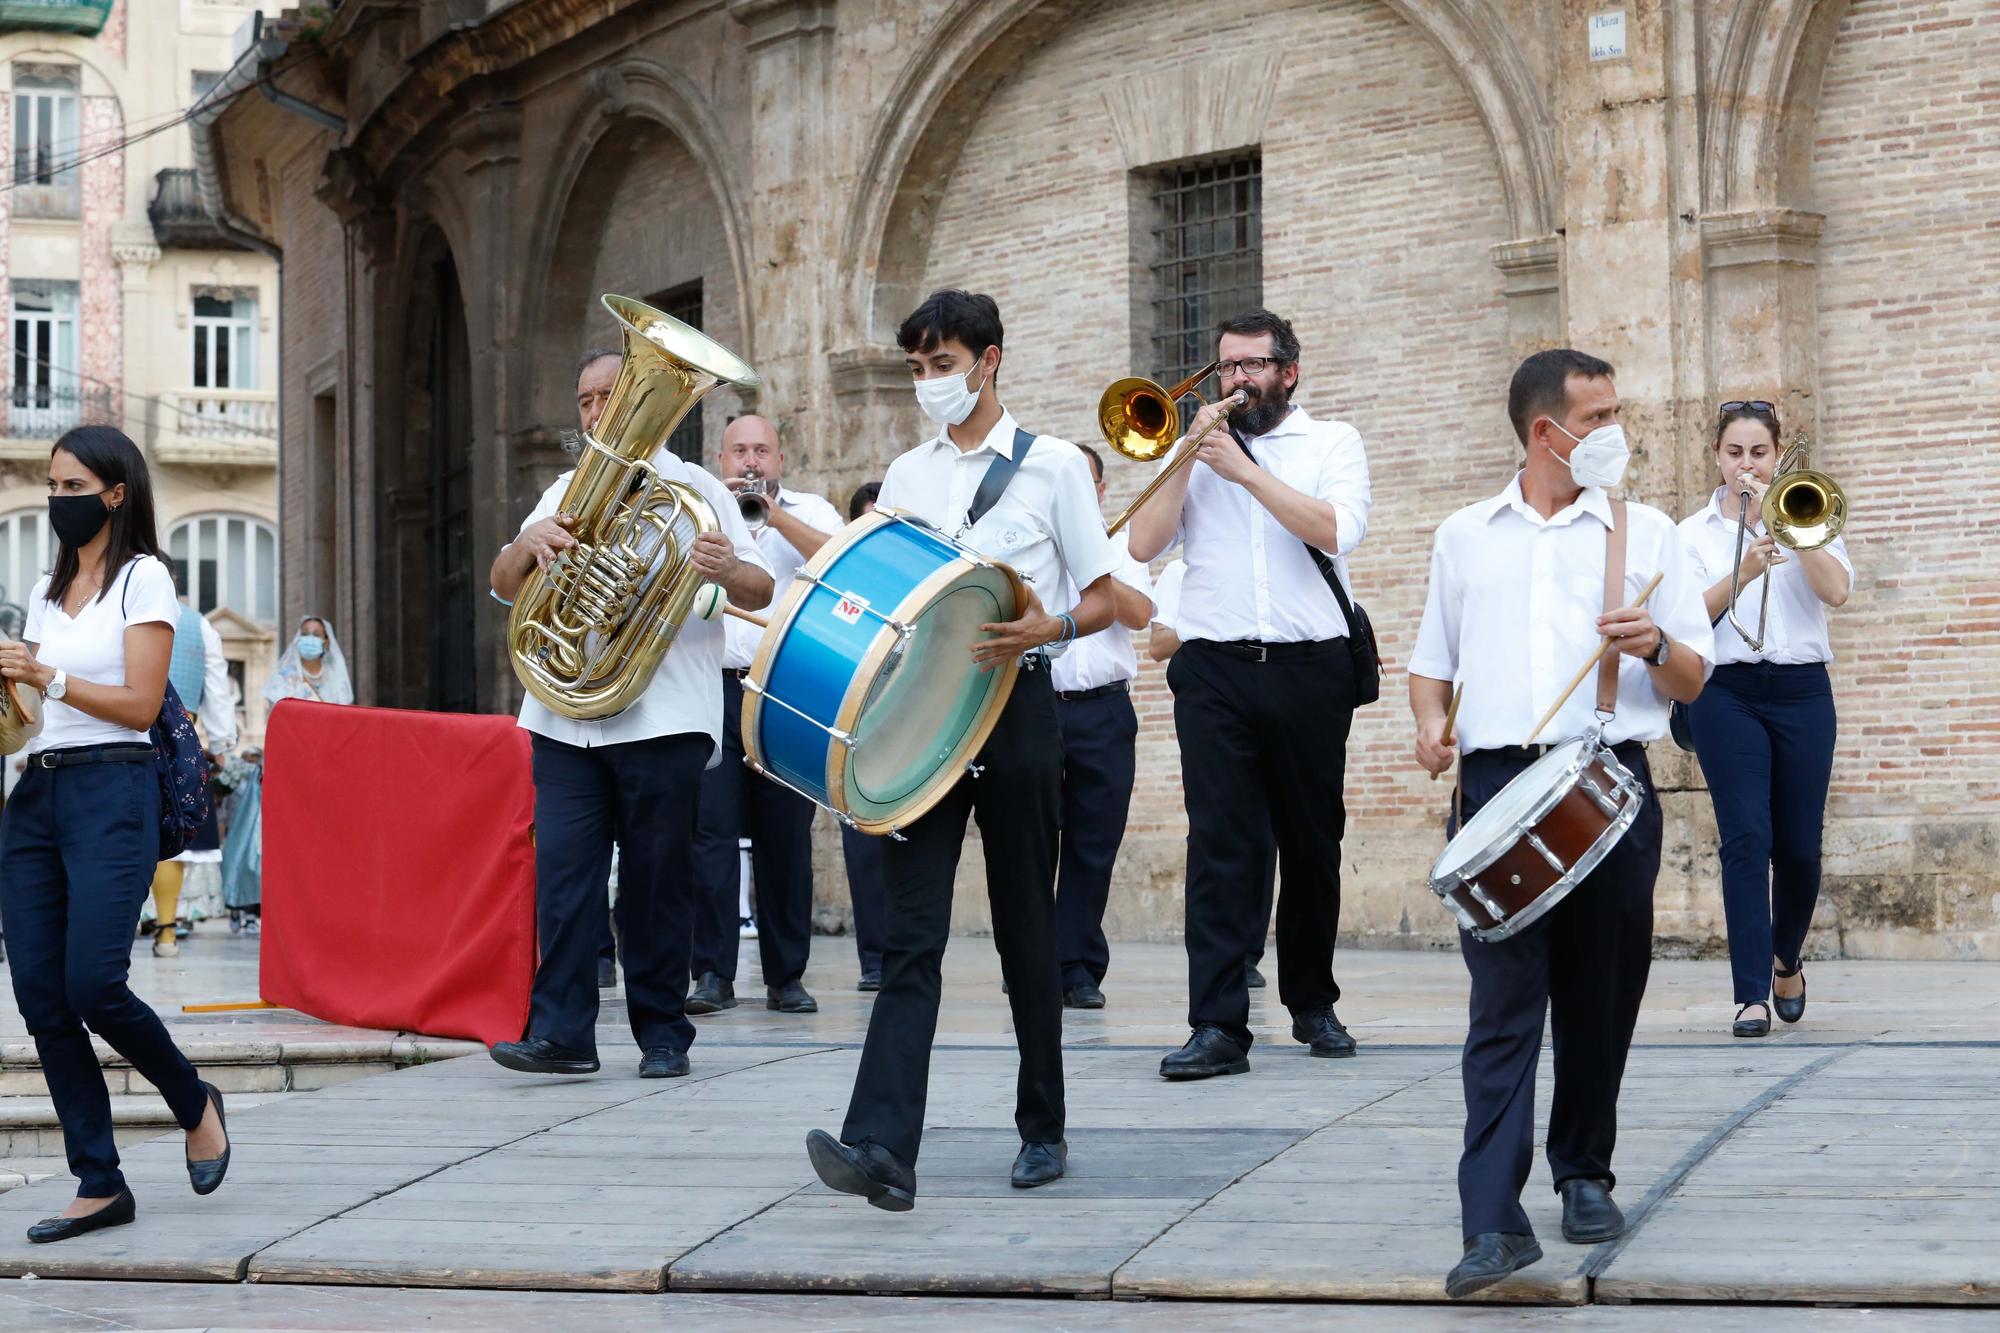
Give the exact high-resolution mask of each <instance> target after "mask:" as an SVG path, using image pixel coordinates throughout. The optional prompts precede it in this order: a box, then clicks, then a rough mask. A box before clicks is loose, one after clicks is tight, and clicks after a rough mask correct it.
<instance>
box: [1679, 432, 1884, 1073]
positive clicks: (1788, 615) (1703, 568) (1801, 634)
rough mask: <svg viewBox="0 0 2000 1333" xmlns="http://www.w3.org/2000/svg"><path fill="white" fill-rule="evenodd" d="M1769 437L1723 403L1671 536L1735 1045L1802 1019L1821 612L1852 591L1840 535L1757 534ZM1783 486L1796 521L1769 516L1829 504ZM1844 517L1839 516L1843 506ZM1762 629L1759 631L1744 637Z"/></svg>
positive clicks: (1826, 723) (1819, 791)
mask: <svg viewBox="0 0 2000 1333" xmlns="http://www.w3.org/2000/svg"><path fill="white" fill-rule="evenodd" d="M1780 438H1781V436H1780V434H1779V427H1778V410H1777V408H1776V406H1775V405H1773V404H1771V403H1768V402H1763V401H1761V400H1756V399H1752V400H1748V401H1741V400H1739V401H1731V402H1726V403H1724V404H1722V407H1721V409H1720V410H1719V411H1718V413H1717V415H1716V423H1715V435H1714V438H1713V440H1712V441H1711V443H1710V450H1711V453H1712V455H1713V458H1714V462H1715V469H1716V472H1717V473H1718V474H1719V475H1718V480H1719V482H1720V484H1719V485H1718V486H1717V487H1716V488H1715V493H1714V495H1712V496H1711V497H1710V498H1709V501H1708V503H1707V504H1705V505H1703V506H1702V507H1701V508H1700V509H1699V510H1697V511H1695V512H1694V513H1693V514H1690V515H1689V516H1688V517H1687V518H1685V519H1683V520H1682V521H1681V525H1680V529H1681V537H1682V539H1683V541H1684V542H1685V544H1686V546H1687V549H1688V550H1689V552H1691V553H1692V555H1693V556H1694V563H1695V566H1696V572H1697V573H1698V574H1699V575H1700V578H1701V583H1702V586H1703V587H1704V588H1705V589H1706V591H1705V592H1704V593H1703V600H1704V601H1705V602H1706V603H1707V609H1708V615H1709V619H1711V620H1713V621H1714V622H1716V623H1715V673H1714V674H1713V675H1712V676H1710V677H1709V681H1708V684H1709V688H1708V689H1706V690H1704V691H1702V695H1701V697H1700V698H1699V699H1697V700H1695V701H1694V703H1693V704H1692V705H1690V706H1689V710H1688V717H1689V721H1690V722H1692V724H1693V729H1694V746H1695V754H1696V755H1697V756H1698V757H1699V758H1700V759H1701V768H1702V773H1703V774H1704V775H1705V776H1706V777H1707V779H1708V794H1709V797H1710V799H1711V800H1713V801H1714V802H1715V823H1716V830H1717V832H1718V833H1720V835H1721V845H1720V846H1719V847H1718V848H1717V854H1718V856H1719V858H1720V860H1721V862H1722V907H1723V915H1724V917H1725V918H1726V920H1727V921H1728V923H1729V963H1730V973H1731V978H1732V984H1733V986H1734V988H1735V1003H1736V1005H1737V1006H1738V1007H1737V1011H1736V1020H1735V1022H1734V1024H1733V1025H1732V1027H1731V1031H1732V1032H1733V1033H1734V1035H1736V1036H1738V1037H1763V1036H1768V1035H1769V1034H1770V1031H1771V1011H1772V1009H1773V1008H1775V1009H1776V1010H1777V1015H1778V1017H1779V1018H1781V1019H1783V1020H1784V1021H1785V1022H1787V1023H1796V1022H1798V1021H1799V1019H1801V1018H1803V1017H1804V1016H1805V1010H1806V979H1805V974H1804V971H1803V969H1802V967H1801V963H1800V958H1799V954H1800V951H1801V950H1802V949H1803V947H1804V945H1805V938H1806V930H1807V928H1808V927H1809V926H1810V925H1811V924H1812V915H1813V907H1814V905H1815V904H1816V903H1818V901H1819V866H1820V830H1821V828H1822V827H1823V825H1824V824H1825V818H1826V791H1827V786H1828V784H1829V782H1830V781H1831V780H1832V776H1833V739H1834V730H1835V720H1834V708H1833V686H1832V684H1831V683H1830V682H1829V681H1828V679H1827V671H1826V664H1827V663H1828V662H1829V661H1831V660H1832V659H1833V649H1832V645H1831V642H1830V640H1829V638H1828V634H1827V612H1828V611H1829V610H1831V609H1832V608H1834V607H1837V606H1842V605H1845V604H1846V602H1847V594H1848V591H1849V589H1850V588H1851V586H1852V585H1853V582H1854V565H1853V563H1852V562H1851V561H1849V560H1848V558H1847V546H1846V543H1845V542H1843V541H1842V540H1841V539H1840V537H1839V536H1838V535H1837V534H1838V532H1839V526H1838V524H1837V523H1836V524H1832V525H1831V530H1832V531H1833V532H1834V533H1835V534H1836V535H1835V536H1833V537H1832V538H1831V539H1830V540H1827V541H1825V542H1824V544H1822V545H1819V546H1816V547H1813V548H1812V549H1799V543H1800V542H1801V541H1805V542H1811V541H1815V540H1819V539H1820V538H1822V537H1823V536H1824V535H1825V532H1824V529H1825V527H1826V526H1828V525H1827V524H1826V523H1825V521H1824V520H1823V519H1822V521H1821V523H1820V524H1816V525H1808V526H1817V527H1820V528H1821V529H1822V530H1821V531H1817V532H1812V531H1808V532H1807V533H1806V534H1805V535H1804V536H1803V537H1801V535H1800V531H1799V528H1798V526H1797V525H1795V524H1792V523H1788V522H1787V521H1786V520H1785V519H1784V518H1783V517H1781V518H1780V519H1779V522H1778V523H1777V525H1776V526H1777V527H1778V528H1779V531H1775V532H1774V531H1767V530H1766V528H1765V525H1764V523H1763V522H1762V521H1761V520H1762V518H1763V517H1764V516H1763V514H1762V512H1761V511H1762V508H1763V504H1764V497H1765V493H1766V491H1768V490H1769V489H1770V487H1771V486H1772V484H1773V479H1774V478H1775V477H1777V475H1778V473H1779V469H1780V463H1781V459H1780V452H1781V451H1780V447H1779V443H1778V441H1779V439H1780ZM1788 475H1789V476H1791V477H1792V478H1793V479H1794V480H1793V481H1792V482H1789V483H1788V482H1786V481H1783V480H1779V481H1778V484H1779V485H1781V486H1787V485H1790V486H1796V485H1798V483H1799V482H1802V481H1803V482H1804V483H1805V484H1804V485H1803V487H1801V488H1800V490H1801V494H1802V495H1803V496H1804V500H1803V508H1802V504H1801V501H1800V500H1799V499H1798V498H1796V497H1795V498H1794V499H1793V500H1792V501H1791V502H1790V503H1788V504H1784V505H1781V506H1778V513H1779V514H1780V515H1784V514H1786V513H1788V512H1789V513H1790V514H1791V515H1793V516H1794V517H1806V518H1814V517H1818V515H1817V514H1815V513H1813V512H1811V511H1812V510H1814V509H1817V508H1820V507H1825V506H1826V505H1827V503H1828V502H1827V500H1826V498H1825V497H1826V496H1827V494H1828V493H1827V492H1826V491H1824V490H1817V491H1816V490H1815V487H1816V486H1817V484H1818V483H1817V482H1816V481H1808V480H1806V479H1805V478H1803V477H1801V476H1800V474H1798V473H1789V474H1788ZM1826 485H1828V486H1831V483H1830V482H1827V483H1826ZM1832 493H1833V494H1838V488H1837V487H1835V488H1833V490H1832ZM1840 512H1841V514H1842V515H1843V517H1844V514H1845V504H1844V501H1843V502H1842V504H1841V509H1840ZM1739 529H1741V530H1742V536H1743V539H1744V540H1743V541H1741V542H1739V541H1738V539H1737V538H1738V530H1739ZM1767 585H1768V594H1767V592H1766V587H1767ZM1732 597H1733V598H1734V600H1735V606H1734V608H1732V605H1731V602H1732ZM1755 608H1765V610H1764V611H1763V612H1762V613H1761V614H1760V613H1759V611H1758V610H1757V609H1755ZM1732 609H1733V610H1734V612H1735V614H1733V615H1732ZM1760 620H1761V621H1762V622H1763V626H1762V628H1761V629H1752V628H1751V625H1752V624H1753V622H1756V621H1760ZM1739 624H1741V625H1743V626H1744V630H1748V631H1749V633H1748V635H1747V636H1746V634H1745V632H1744V630H1739V629H1738V628H1737V625H1739ZM1752 639H1755V640H1757V642H1755V643H1753V642H1752V641H1751V640H1752ZM1774 1001H1775V1003H1773V1002H1774Z"/></svg>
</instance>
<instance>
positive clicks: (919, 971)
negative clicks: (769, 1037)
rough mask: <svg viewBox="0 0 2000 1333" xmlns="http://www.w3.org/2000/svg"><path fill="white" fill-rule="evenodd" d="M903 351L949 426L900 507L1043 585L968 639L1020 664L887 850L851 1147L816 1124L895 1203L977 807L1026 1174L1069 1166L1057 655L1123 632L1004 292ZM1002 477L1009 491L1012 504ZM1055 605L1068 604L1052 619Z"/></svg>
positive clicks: (1073, 461) (823, 1146)
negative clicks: (1011, 377)
mask: <svg viewBox="0 0 2000 1333" xmlns="http://www.w3.org/2000/svg"><path fill="white" fill-rule="evenodd" d="M897 341H898V342H899V343H901V345H902V348H903V351H904V353H905V358H906V360H907V362H908V365H909V368H910V377H911V379H912V380H914V381H915V385H916V396H917V403H918V405H919V406H920V407H921V408H922V409H923V411H924V413H925V414H926V415H927V416H929V417H930V418H931V420H932V421H933V422H935V423H936V424H937V433H936V434H935V435H934V436H933V437H932V438H931V439H930V440H928V441H927V442H925V443H923V444H920V445H918V446H917V447H916V448H914V449H911V450H910V451H909V452H907V453H905V454H903V455H902V456H900V457H899V458H897V459H896V460H895V461H894V462H893V463H891V464H890V465H889V472H888V475H887V476H886V477H885V478H884V479H883V481H882V492H881V496H880V497H879V503H880V505H881V507H882V508H884V509H897V510H902V511H904V512H906V513H908V514H910V515H912V516H913V517H916V518H921V519H923V520H924V521H925V522H927V523H930V524H932V525H934V526H935V527H937V528H938V529H939V530H940V531H942V532H944V533H946V534H947V535H949V536H951V537H953V538H955V539H956V540H958V541H960V542H963V543H964V544H965V545H967V546H969V547H971V548H973V549H974V550H976V551H979V552H981V553H983V554H985V555H987V556H990V557H992V558H994V559H997V560H1004V561H1006V562H1007V563H1008V564H1009V565H1011V566H1012V567H1013V568H1014V570H1015V571H1016V572H1017V573H1018V574H1020V576H1021V578H1022V580H1023V581H1024V582H1025V583H1026V584H1027V586H1028V598H1027V605H1026V607H1025V608H1023V609H1022V612H1021V614H1020V616H1019V618H1018V619H1015V620H1013V621H1010V622H1007V623H1004V624H992V625H985V626H982V627H981V628H982V629H983V630H985V631H986V633H987V637H985V638H982V639H980V640H978V641H976V642H975V643H972V644H968V645H966V649H965V651H967V652H969V653H970V655H971V658H972V660H973V661H975V662H978V663H982V664H985V665H988V666H998V665H999V664H1000V663H1002V662H1004V661H1006V660H1007V659H1008V658H1014V657H1018V658H1020V660H1021V671H1020V674H1019V675H1018V676H1017V678H1016V680H1015V683H1014V689H1013V692H1012V693H1011V694H1010V695H1009V696H1008V699H1007V703H1006V706H1005V707H1004V708H1003V709H1002V710H1001V713H1000V716H999V719H998V721H997V722H996V723H995V725H994V727H993V731H992V733H991V735H990V736H989V737H988V739H987V741H986V744H985V746H984V747H983V748H982V749H981V750H980V752H979V754H978V756H977V757H976V758H975V759H974V760H973V764H972V768H973V771H972V772H971V773H970V774H968V775H967V776H966V777H964V778H962V779H960V780H959V782H958V784H957V785H956V786H955V787H953V788H952V789H951V791H950V792H949V793H948V794H947V795H946V796H945V797H944V799H943V800H941V801H939V802H938V803H937V804H936V805H935V806H933V807H932V808H931V809H930V811H929V812H927V813H926V814H924V815H923V816H922V817H921V818H919V819H917V820H916V821H914V822H913V823H911V824H910V825H909V826H908V827H907V828H904V829H903V830H902V834H903V839H904V840H902V841H896V840H885V841H884V843H883V847H882V861H883V871H884V876H885V881H886V886H887V898H888V909H889V910H888V929H887V932H886V938H885V940H884V946H883V951H882V989H881V992H880V993H879V994H878V995H877V996H876V998H875V1007H874V1012H873V1013H872V1014H871V1015H870V1016H869V1021H868V1040H867V1044H866V1045H865V1046H863V1048H862V1052H861V1068H860V1070H859V1072H858V1073H857V1074H856V1075H855V1079H854V1093H853V1096H852V1098H851V1099H850V1100H849V1102H848V1108H847V1120H846V1123H845V1124H844V1125H843V1126H842V1127H841V1132H840V1137H839V1138H835V1137H834V1136H833V1135H831V1134H828V1133H827V1132H826V1131H824V1130H817V1129H816V1130H814V1131H812V1133H811V1134H809V1135H807V1137H806V1151H807V1153H808V1154H809V1155H810V1156H811V1158H812V1164H813V1169H814V1170H815V1171H817V1172H818V1173H819V1177H820V1179H821V1180H823V1181H825V1182H826V1183H827V1184H828V1185H830V1186H832V1187H833V1188H834V1189H837V1190H841V1191H844V1192H845V1193H848V1194H859V1195H861V1196H863V1197H864V1198H866V1199H867V1200H868V1201H869V1202H870V1203H872V1204H874V1205H875V1206H876V1207H878V1208H883V1209H887V1210H889V1211H892V1212H900V1211H903V1210H906V1209H908V1208H911V1207H913V1206H914V1205H915V1201H916V1189H917V1181H916V1162H917V1150H918V1146H919V1144H920V1142H921V1141H922V1138H923V1127H924V1105H925V1093H926V1085H927V1083H928V1082H929V1079H930V1052H931V1041H932V1038H933V1036H934V1035H935V1033H936V1031H937V1011H938V992H939V987H940V984H941V981H940V972H941V966H940V965H941V963H942V962H943V958H944V947H945V940H946V937H947V935H948V934H949V933H950V929H951V891H952V880H953V877H954V875H955V874H956V872H957V869H958V858H959V853H960V851H961V850H962V848H963V844H964V841H965V826H966V820H967V819H968V818H970V817H974V816H976V817H977V818H978V820H979V831H980V835H981V837H982V838H983V839H984V843H985V852H986V894H987V898H988V900H989V902H990V903H991V904H992V909H993V943H994V947H995V948H996V949H998V951H999V953H1000V974H1001V976H1002V977H1003V978H1005V981H1006V985H1007V995H1008V1002H1009V1005H1010V1006H1011V1008H1012V1010H1013V1018H1014V1033H1015V1041H1016V1042H1017V1044H1018V1045H1019V1047H1020V1051H1021V1071H1020V1077H1019V1080H1018V1083H1017V1085H1016V1087H1017V1091H1016V1094H1015V1097H1016V1100H1015V1112H1014V1123H1015V1126H1016V1127H1017V1128H1018V1129H1019V1130H1020V1134H1021V1140H1022V1143H1021V1151H1020V1153H1019V1155H1018V1156H1017V1157H1016V1158H1015V1160H1014V1169H1013V1176H1012V1180H1013V1184H1014V1185H1015V1187H1017V1188H1021V1189H1026V1188H1031V1187H1033V1186H1036V1185H1045V1184H1047V1183H1049V1182H1050V1181H1052V1180H1055V1179H1057V1178H1059V1177H1060V1176H1061V1175H1062V1174H1063V1171H1064V1165H1065V1161H1066V1159H1067V1154H1068V1148H1067V1145H1066V1144H1065V1142H1064V1140H1063V1126H1064V1108H1063V1071H1062V980H1061V974H1060V972H1059V971H1058V968H1057V964H1056V952H1055V925H1054V913H1055V880H1056V859H1057V849H1058V824H1059V822H1060V818H1061V809H1062V765H1063V751H1062V738H1061V734H1060V731H1059V729H1058V722H1057V716H1056V698H1055V689H1054V686H1053V685H1052V684H1051V682H1050V678H1049V659H1048V654H1049V652H1050V651H1051V650H1052V649H1055V650H1059V649H1060V648H1062V647H1066V646H1067V645H1068V644H1069V643H1071V642H1073V641H1075V640H1076V639H1078V638H1081V637H1083V636H1084V635H1087V634H1091V633H1094V632H1096V631H1097V630H1101V629H1103V628H1104V627H1105V626H1106V625H1109V624H1110V623H1111V618H1112V613H1113V608H1114V604H1115V594H1114V592H1113V589H1112V582H1113V580H1112V573H1113V571H1115V570H1116V569H1118V568H1119V566H1120V560H1119V556H1118V554H1117V553H1116V552H1115V551H1114V550H1113V549H1112V545H1111V542H1110V539H1109V538H1107V537H1106V536H1105V533H1104V521H1103V519H1102V518H1101V517H1099V514H1098V508H1097V496H1096V493H1095V491H1094V489H1093V487H1092V484H1091V477H1090V467H1089V465H1088V464H1087V463H1086V462H1085V461H1084V457H1083V453H1082V451H1081V450H1079V449H1078V448H1077V447H1076V446H1075V445H1073V444H1071V443H1069V442H1068V441H1066V440H1058V439H1055V438H1054V437H1052V436H1048V435H1035V434H1032V433H1031V432H1029V431H1027V430H1025V429H1023V428H1021V427H1020V426H1018V425H1017V424H1016V423H1015V420H1014V417H1013V414H1012V413H1010V412H1008V411H1007V410H1006V409H1005V408H1004V407H1002V406H1001V405H1000V396H999V390H998V379H999V373H1000V360H1001V327H1000V309H999V307H998V306H997V305H996V304H995V303H994V301H993V298H992V297H990V296H981V295H976V294H973V293H970V292H962V291H955V290H946V291H940V292H934V293H932V294H931V296H930V297H929V299H927V300H926V301H925V302H924V303H923V304H922V305H921V306H919V307H917V309H916V311H915V313H913V314H912V315H910V317H909V318H908V319H906V320H904V321H903V325H902V327H901V329H899V330H898V331H897ZM989 476H991V477H993V478H994V479H995V480H994V482H993V483H992V485H988V484H987V479H988V477H989ZM1003 480H1004V485H1001V483H1002V481H1003ZM994 486H1000V487H1001V488H1000V489H999V490H998V494H997V495H994V494H993V493H992V492H993V488H994ZM1076 589H1082V595H1081V597H1078V596H1077V595H1076V591H1075V590H1076ZM1045 607H1059V608H1063V609H1062V611H1061V613H1060V614H1054V615H1052V614H1050V612H1049V611H1048V610H1047V609H1045ZM904 669H905V670H908V669H909V667H908V666H907V665H906V666H905V667H904ZM937 669H938V670H949V669H952V668H950V667H948V666H946V665H945V664H939V666H938V667H937Z"/></svg>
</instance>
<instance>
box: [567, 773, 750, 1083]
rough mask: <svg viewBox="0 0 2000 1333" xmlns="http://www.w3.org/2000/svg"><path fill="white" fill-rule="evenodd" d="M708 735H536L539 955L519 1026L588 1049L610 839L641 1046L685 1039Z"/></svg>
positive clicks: (677, 1045)
mask: <svg viewBox="0 0 2000 1333" xmlns="http://www.w3.org/2000/svg"><path fill="white" fill-rule="evenodd" d="M713 748H714V747H713V745H711V743H710V742H709V739H708V737H707V736H705V735H699V734H682V735H676V736H660V737H656V738H655V739H652V740H644V741H628V742H626V743H625V744H622V745H598V746H591V747H584V746H578V745H569V744H566V743H564V742H562V741H556V740H550V739H549V738H548V737H546V736H536V737H535V738H534V766H535V925H536V930H537V933H538V934H539V936H540V937H541V947H542V961H541V966H539V967H537V968H536V969H535V988H534V991H533V993H532V995H531V996H530V999H529V1004H528V1033H529V1035H531V1036H536V1037H544V1038H547V1039H548V1040H549V1041H552V1042H554V1043H556V1044H557V1045H558V1046H562V1047H565V1048H566V1049H568V1050H572V1051H581V1052H586V1053H588V1052H594V1051H595V1050H596V1049H597V995H598V991H597V954H598V947H599V945H600V943H601V941H602V936H603V931H604V876H605V873H606V866H607V863H608V860H609V857H610V849H611V845H612V843H613V842H616V843H617V844H618V849H619V861H618V907H617V913H618V937H619V939H620V941H621V942H622V943H623V944H624V947H625V1004H626V1010H627V1013H628V1014H629V1015H630V1018H631V1022H632V1036H633V1038H634V1039H635V1040H637V1041H638V1043H639V1047H640V1049H641V1050H651V1049H653V1048H655V1047H661V1046H667V1047H672V1048H674V1049H675V1050H681V1051H685V1050H686V1049H688V1047H689V1046H691V1045H693V1043H694V1024H692V1023H690V1022H688V1019H687V1013H686V1010H685V1005H686V1002H687V959H688V930H689V918H690V916H691V914H692V911H693V896H694V814H695V799H696V791H697V789H698V787H699V785H700V781H701V771H702V765H703V764H705V763H707V762H708V756H709V754H710V753H711V751H712V750H713Z"/></svg>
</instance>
